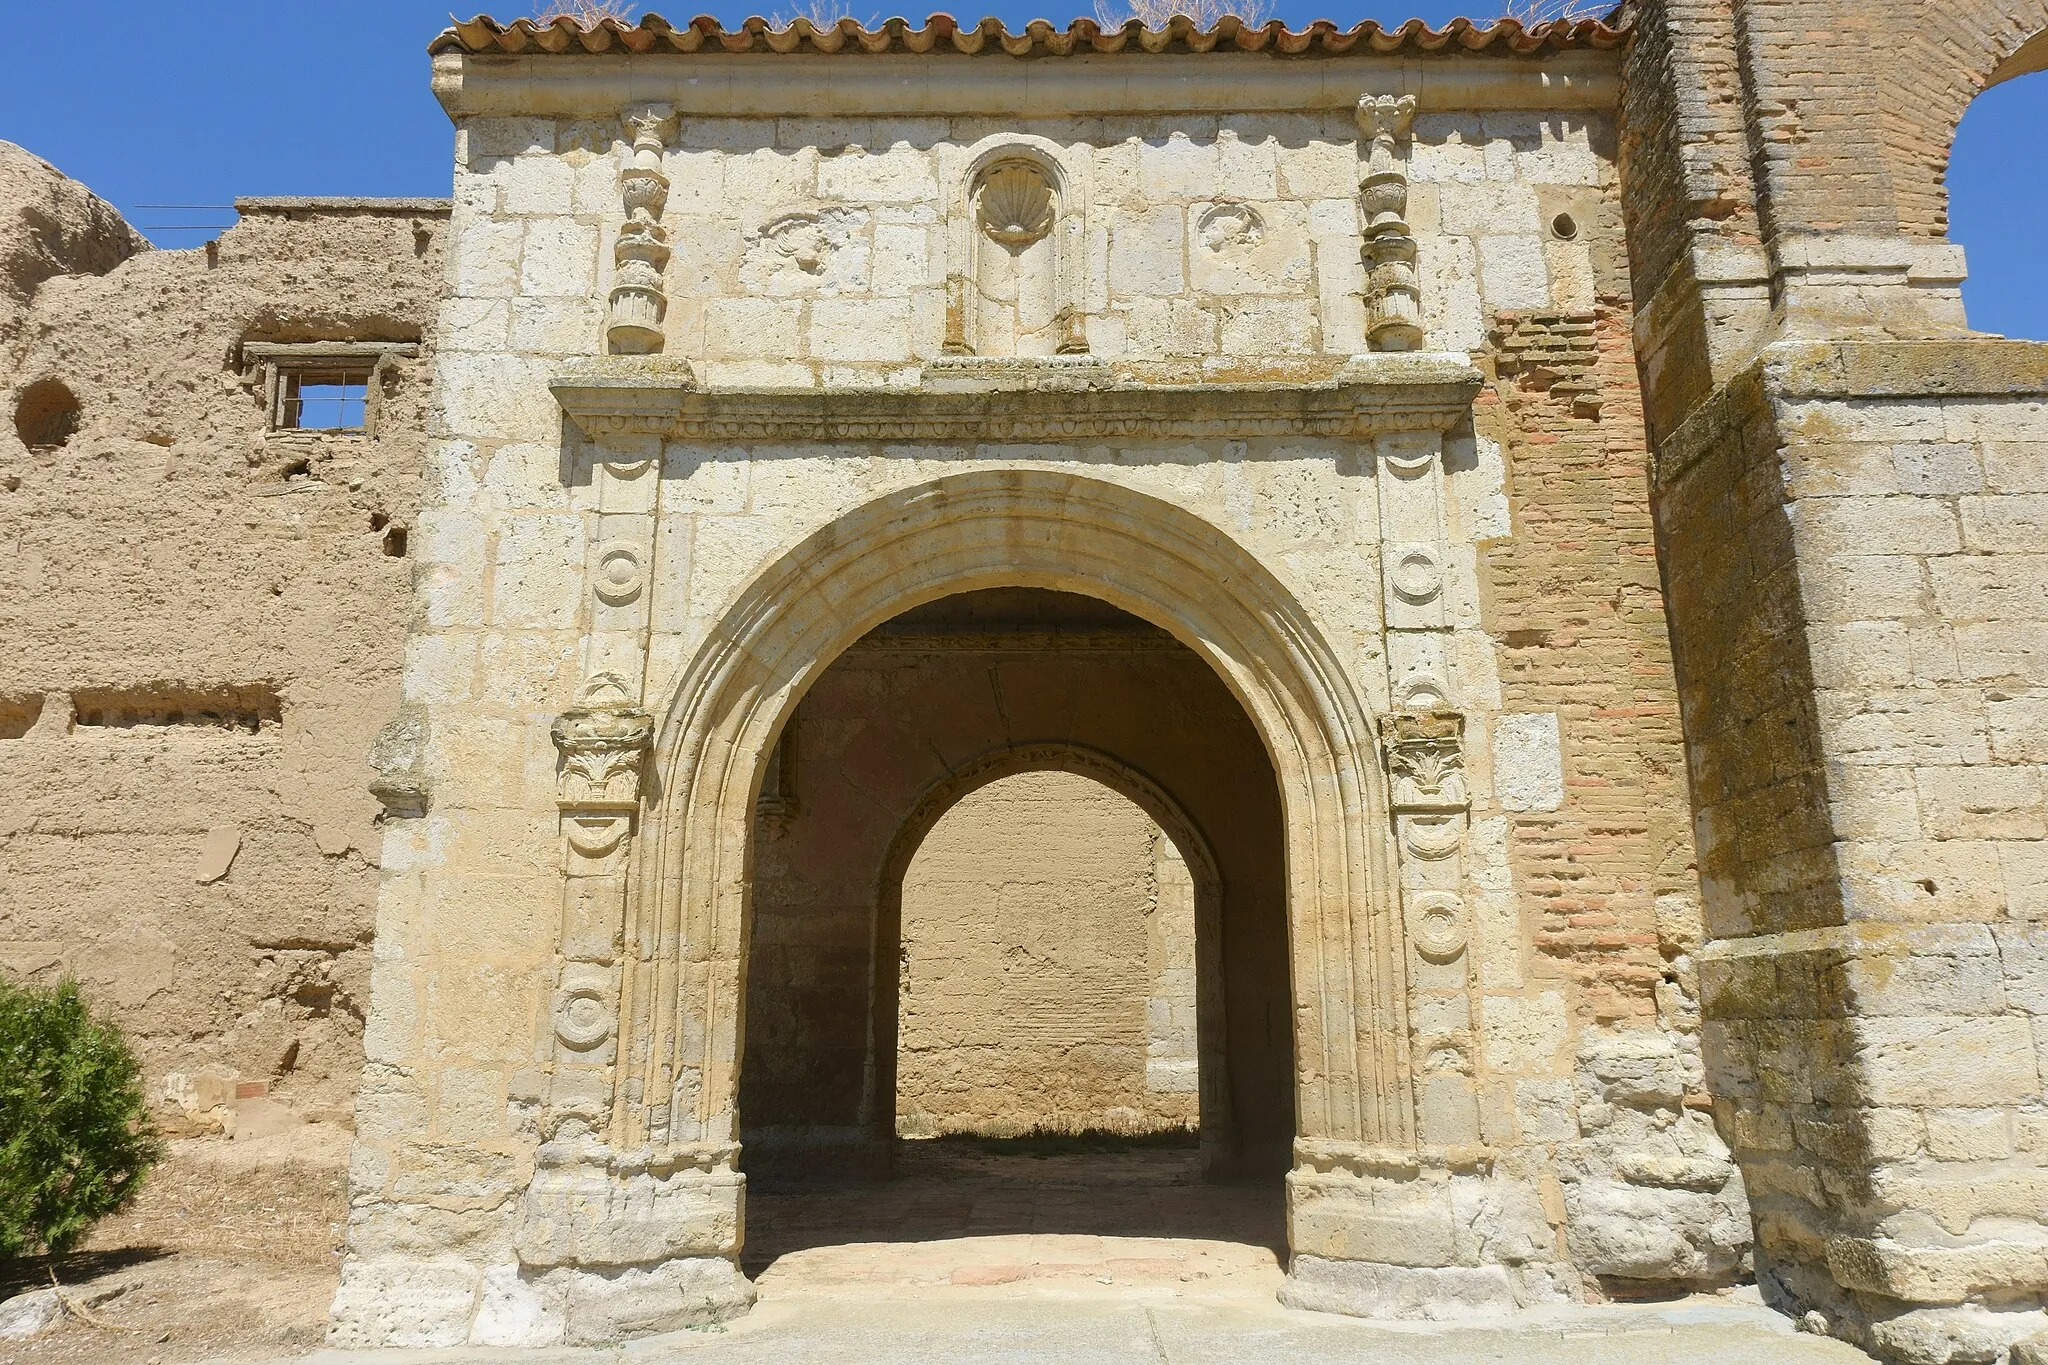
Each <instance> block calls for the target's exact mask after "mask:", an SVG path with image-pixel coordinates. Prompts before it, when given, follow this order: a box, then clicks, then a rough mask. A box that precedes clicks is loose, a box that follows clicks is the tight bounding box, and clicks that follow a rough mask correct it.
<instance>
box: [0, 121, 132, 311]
mask: <svg viewBox="0 0 2048 1365" xmlns="http://www.w3.org/2000/svg"><path fill="white" fill-rule="evenodd" d="M147 250H149V242H148V240H147V239H146V238H145V237H143V235H142V234H141V233H139V232H137V231H136V230H135V229H134V228H132V227H130V226H129V225H128V223H127V220H125V219H124V218H122V217H121V214H120V211H119V210H118V209H116V208H115V207H114V206H113V205H112V204H109V203H108V202H107V201H106V200H104V199H102V198H100V197H99V196H98V195H96V194H94V193H93V192H92V191H91V190H89V189H87V188H86V187H85V186H83V185H81V184H79V183H78V182H77V181H76V180H73V179H71V178H70V177H68V176H66V175H65V174H64V172H62V171H60V170H58V169H57V168H56V167H55V166H52V165H51V164H50V163H49V162H47V161H45V160H43V159H42V158H41V157H39V156H36V155H34V154H33V153H31V152H28V151H25V150H24V149H22V148H20V147H17V146H15V145H14V144H13V143H11V142H0V338H8V337H12V336H14V335H15V334H16V333H17V331H18V330H19V328H20V326H21V323H22V319H23V316H24V315H25V314H26V313H27V311H28V306H29V303H30V302H31V301H32V300H33V299H34V298H35V296H36V290H37V289H39V288H41V287H42V285H43V282H44V281H46V280H48V279H50V278H52V277H53V276H57V275H104V274H105V273H106V272H107V271H109V270H112V269H113V268H114V267H115V266H117V265H119V264H120V263H121V262H123V261H125V260H127V259H128V258H129V257H130V256H133V255H135V254H136V253H137V252H139V251H147Z"/></svg>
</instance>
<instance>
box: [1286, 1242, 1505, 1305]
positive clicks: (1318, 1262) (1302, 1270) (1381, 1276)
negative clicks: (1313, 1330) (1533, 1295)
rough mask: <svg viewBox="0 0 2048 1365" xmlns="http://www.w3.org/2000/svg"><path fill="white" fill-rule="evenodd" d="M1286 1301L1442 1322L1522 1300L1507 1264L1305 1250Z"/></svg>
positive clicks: (1294, 1266)
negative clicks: (1433, 1264)
mask: <svg viewBox="0 0 2048 1365" xmlns="http://www.w3.org/2000/svg"><path fill="white" fill-rule="evenodd" d="M1280 1301H1281V1302H1282V1303H1284V1304H1286V1305H1287V1306H1288V1307H1289V1308H1304V1309H1307V1310H1308V1311H1310V1312H1313V1313H1350V1314H1354V1315H1356V1316H1358V1317H1367V1318H1393V1319H1396V1320H1400V1319H1408V1320H1415V1319H1424V1320H1429V1321H1437V1322H1441V1321H1446V1320H1450V1319H1457V1318H1483V1317H1495V1316H1499V1315H1501V1314H1505V1313H1512V1312H1514V1311H1515V1309H1516V1308H1517V1307H1518V1306H1519V1305H1518V1303H1517V1302H1516V1296H1515V1286H1514V1281H1513V1279H1512V1277H1511V1276H1510V1275H1509V1272H1508V1270H1507V1268H1506V1267H1504V1266H1498V1265H1490V1266H1475V1267H1463V1266H1450V1267H1443V1268H1420V1267H1413V1266H1398V1265H1381V1264H1376V1263H1373V1262H1368V1261H1356V1260H1348V1259H1347V1260H1331V1259H1328V1258H1326V1257H1322V1256H1314V1255H1307V1254H1304V1253H1300V1252H1297V1253H1296V1254H1295V1256H1294V1258H1293V1260H1292V1262H1291V1263H1290V1264H1289V1268H1288V1272H1287V1283H1286V1284H1285V1285H1283V1286H1282V1287H1281V1289H1280Z"/></svg>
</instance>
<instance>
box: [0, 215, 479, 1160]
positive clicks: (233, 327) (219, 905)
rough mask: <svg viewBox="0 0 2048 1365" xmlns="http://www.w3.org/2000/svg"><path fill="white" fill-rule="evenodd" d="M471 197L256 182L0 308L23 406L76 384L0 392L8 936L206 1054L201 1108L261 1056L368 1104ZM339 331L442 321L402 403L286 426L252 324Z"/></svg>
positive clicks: (402, 335)
mask: <svg viewBox="0 0 2048 1365" xmlns="http://www.w3.org/2000/svg"><path fill="white" fill-rule="evenodd" d="M82 195H83V192H82V191H80V190H79V189H78V187H76V186H70V187H69V189H68V190H65V189H64V187H63V186H61V185H60V186H57V187H55V188H54V189H53V190H52V192H51V193H50V194H49V195H48V196H46V199H47V200H48V201H49V202H60V203H61V202H64V201H65V200H66V199H67V197H68V198H69V199H79V198H81V197H82ZM101 207H102V208H104V206H101ZM106 212H107V213H111V210H107V211H106ZM102 216H104V215H102ZM113 221H114V222H115V223H118V218H115V219H114V220H113ZM444 224H445V209H442V208H438V207H437V206H435V205H433V204H411V205H382V206H380V205H376V204H366V205H359V206H357V207H355V208H352V209H346V210H343V209H319V208H313V207H304V208H300V209H287V208H285V207H283V206H267V205H265V204H263V203H260V202H255V203H249V204H247V205H245V208H244V215H243V220H242V222H241V224H240V225H239V226H237V227H235V228H233V229H231V230H230V231H228V232H227V233H225V234H224V235H223V236H222V237H221V238H220V239H219V240H218V241H217V242H215V243H213V244H210V245H208V246H206V247H204V248H200V249H195V250H191V251H143V252H141V253H140V254H136V255H133V256H131V257H128V258H127V259H126V260H121V259H120V257H121V256H122V255H124V254H125V252H126V247H122V248H121V249H120V250H114V251H110V252H105V253H101V254H100V255H99V256H92V255H91V253H87V256H86V257H84V258H81V259H80V261H76V262H74V261H69V260H68V259H66V258H63V257H61V256H60V257H59V258H58V259H57V260H56V261H55V263H54V266H55V273H52V274H50V275H49V277H48V278H46V279H44V280H42V281H41V282H40V284H39V286H38V287H37V288H36V289H35V291H34V294H33V296H32V298H31V299H30V300H29V302H28V304H27V308H26V313H25V316H24V318H23V320H22V321H21V323H20V325H19V326H18V327H12V328H8V329H6V330H5V331H4V332H0V352H4V355H5V359H4V361H0V373H4V375H5V378H4V380H0V401H4V403H5V406H6V412H7V414H8V415H9V416H10V417H14V416H16V415H17V414H18V413H19V412H20V411H21V410H22V409H23V408H24V406H26V407H27V408H29V409H31V410H35V405H36V402H37V400H38V399H40V398H45V397H47V396H48V395H50V394H52V393H58V392H60V390H59V389H58V388H57V386H61V394H63V395H68V397H69V400H72V401H75V405H76V417H75V419H71V420H69V421H65V422H59V423H58V424H57V426H56V428H55V429H49V428H45V429H44V430H42V431H35V430H34V423H30V424H29V426H30V427H31V429H32V434H35V435H36V437H37V439H38V441H39V444H38V446H36V447H34V448H31V447H29V446H25V445H24V444H23V442H22V440H21V437H20V435H19V434H18V432H17V429H16V427H17V424H16V422H15V421H13V420H10V421H6V422H0V490H4V491H0V543H4V544H5V545H6V546H7V547H8V548H7V550H6V553H5V554H4V556H0V558H4V560H5V562H6V565H7V568H6V570H5V571H4V576H5V579H6V590H5V592H4V593H0V635H4V637H5V638H6V639H7V641H8V642H9V643H8V648H7V650H6V655H5V658H4V659H0V784H4V785H5V787H6V788H7V791H8V793H9V795H8V799H7V800H6V801H5V802H4V803H0V810H4V814H0V873H4V876H5V878H6V882H7V894H6V896H5V897H4V898H0V967H4V968H5V969H6V970H7V971H9V972H10V973H14V974H17V975H19V976H22V977H26V978H28V979H31V980H44V981H47V980H51V979H54V978H55V977H57V976H58V975H60V974H62V973H67V972H68V973H74V974H76V975H77V976H78V977H79V978H80V979H81V981H83V982H84V984H85V986H86V988H87V991H88V993H89V994H90V995H91V996H92V998H93V999H94V1000H95V1001H96V1002H98V1003H100V1004H103V1005H105V1006H108V1007H111V1008H112V1009H113V1010H114V1012H115V1014H116V1015H117V1017H118V1018H119V1019H120V1021H121V1022H122V1024H123V1025H124V1026H125V1027H126V1028H127V1029H128V1031H129V1034H130V1036H131V1038H133V1039H134V1041H135V1043H136V1045H137V1047H138V1049H139V1051H140V1052H141V1054H142V1057H143V1060H144V1063H145V1066H146V1068H147V1071H148V1074H149V1077H150V1083H151V1085H152V1088H153V1090H154V1091H155V1093H157V1094H159V1095H166V1094H167V1092H166V1091H165V1089H164V1083H165V1080H166V1077H167V1076H174V1077H178V1078H182V1079H177V1080H174V1081H173V1082H172V1084H171V1086H170V1089H169V1092H168V1095H167V1103H166V1107H165V1109H164V1111H163V1113H164V1117H165V1119H166V1121H167V1123H169V1124H170V1125H171V1126H172V1127H173V1128H174V1129H175V1128H176V1127H178V1126H180V1125H182V1124H186V1123H191V1124H194V1125H196V1126H198V1127H200V1128H202V1129H204V1128H208V1127H216V1126H219V1125H222V1124H233V1123H235V1122H236V1121H237V1118H236V1114H237V1092H238V1090H239V1091H240V1092H241V1099H242V1103H241V1104H240V1106H239V1108H240V1111H241V1121H242V1122H244V1123H246V1122H249V1121H251V1120H252V1119H253V1118H254V1117H255V1116H256V1114H257V1111H260V1110H262V1109H264V1108H266V1106H265V1105H264V1104H262V1103H260V1102H258V1097H259V1096H261V1094H262V1092H263V1091H264V1089H265V1088H266V1087H267V1088H268V1089H269V1090H270V1092H271V1095H272V1096H273V1097H274V1099H275V1100H277V1101H281V1102H282V1103H281V1106H280V1105H271V1106H268V1107H269V1108H271V1109H272V1110H273V1112H272V1113H271V1114H270V1118H272V1119H281V1118H284V1117H287V1115H286V1114H283V1113H279V1112H276V1111H277V1110H278V1109H280V1108H282V1109H284V1110H288V1111H292V1112H296V1113H297V1114H298V1115H299V1116H302V1117H324V1118H328V1119H331V1120H334V1121H346V1118H347V1114H348V1109H349V1104H350V1100H351V1097H352V1095H353V1093H354V1090H355V1085H356V1080H357V1077H358V1075H359V1073H360V1069H361V1058H362V1052H361V1035H362V1028H363V1017H364V1014H365V1012H366V1010H367V1005H368V971H369V953H370V940H371V935H372V929H373V923H374V890H375V884H376V881H375V879H376V866H377V860H378V856H379V854H378V850H379V846H380V843H381V832H380V830H379V829H378V827H377V825H376V822H375V817H376V813H377V807H376V804H375V803H374V802H373V801H372V800H371V799H370V797H369V794H368V792H367V790H366V783H367V781H368V777H369V769H368V768H367V766H366V757H367V753H368V750H369V747H370V743H371V740H372V738H373V736H374V735H375V734H376V732H377V729H378V727H379V726H380V725H381V724H383V722H384V720H385V719H386V718H387V717H388V715H389V713H390V712H391V711H392V710H393V709H394V708H395V706H396V704H397V677H398V670H399V667H400V664H401V662H402V659H403V655H404V638H405V630H406V627H407V623H408V621H409V619H410V614H411V609H410V605H409V602H410V590H411V584H410V577H411V569H412V561H411V559H410V557H409V556H408V554H407V547H406V533H407V529H408V527H409V526H410V525H411V524H412V519H413V511H414V509H415V508H416V506H417V504H418V502H419V498H420V470H421V468H422V466H423V465H424V445H423V440H422V432H423V429H424V427H425V410H426V406H427V403H428V382H427V366H428V359H427V356H428V355H429V354H430V350H431V340H430V337H429V333H430V330H431V324H432V318H433V313H434V298H435V294H436V291H437V289H438V275H439V268H440V258H439V252H440V241H441V232H442V229H443V226H444ZM121 227H122V230H123V231H125V225H121ZM53 235H61V234H53ZM117 235H118V234H117ZM81 263H82V264H84V265H86V266H89V267H91V269H92V270H94V271H98V272H99V273H90V272H87V273H79V272H78V271H76V270H67V269H66V267H68V266H71V265H77V264H81ZM341 339H352V340H385V341H393V342H408V343H414V344H418V345H420V346H421V347H423V353H422V354H421V355H420V356H419V357H417V358H397V359H395V360H394V361H393V362H392V363H391V365H390V366H389V368H388V369H387V370H386V372H385V374H384V376H383V382H382V386H381V391H380V392H379V393H378V395H377V396H376V400H375V401H376V405H377V409H378V421H377V432H376V434H375V435H374V436H370V435H357V436H317V435H312V434H308V433H296V432H294V433H285V432H272V431H270V430H269V429H268V428H269V411H268V408H267V405H266V400H267V395H266V392H265V386H264V378H263V375H262V372H261V367H260V366H258V365H256V364H254V363H253V362H252V361H251V359H250V357H249V356H248V355H246V354H245V352H244V350H243V347H244V344H245V343H249V342H262V341H272V342H299V341H308V340H341ZM65 427H69V428H70V429H69V430H68V433H66V432H64V431H63V429H64V428H65ZM44 435H49V436H61V439H53V440H50V441H49V443H48V444H46V445H45V444H40V441H41V440H42V438H43V436H44Z"/></svg>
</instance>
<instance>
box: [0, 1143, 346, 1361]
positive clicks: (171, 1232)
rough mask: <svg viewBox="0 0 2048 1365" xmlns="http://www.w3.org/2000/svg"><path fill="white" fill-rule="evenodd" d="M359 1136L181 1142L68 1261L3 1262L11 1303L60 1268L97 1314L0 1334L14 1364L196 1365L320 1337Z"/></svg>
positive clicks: (252, 1356)
mask: <svg viewBox="0 0 2048 1365" xmlns="http://www.w3.org/2000/svg"><path fill="white" fill-rule="evenodd" d="M348 1138H349V1135H348V1133H347V1132H346V1131H345V1130H343V1129H341V1128H338V1127H331V1126H328V1125H325V1124H312V1125H308V1126H306V1127H303V1128H298V1129H295V1130H292V1131H290V1132H287V1133H281V1134H278V1135H276V1136H274V1137H264V1138H256V1139H253V1140H249V1141H244V1142H230V1141H228V1140H227V1139H225V1138H191V1139H180V1140H178V1141H175V1142H173V1143H172V1144H171V1154H170V1156H169V1157H168V1159H166V1160H165V1161H164V1163H163V1164H162V1165H160V1166H159V1167H157V1169H156V1170H155V1171H153V1172H152V1173H151V1174H150V1178H149V1183H148V1184H147V1185H145V1186H144V1187H143V1190H142V1192H141V1194H139V1195H138V1196H137V1197H136V1201H135V1203H134V1204H133V1205H132V1206H131V1207H130V1208H129V1209H128V1211H127V1212H125V1213H122V1214H120V1215H118V1216H116V1217H113V1218H109V1219H107V1220H106V1221H105V1222H104V1223H102V1224H100V1225H99V1226H98V1227H97V1228H95V1229H93V1232H92V1235H91V1237H90V1238H88V1239H87V1240H86V1242H85V1244H84V1245H83V1246H82V1247H81V1248H79V1249H78V1250H77V1251H74V1252H72V1253H71V1254H70V1255H68V1256H63V1257H58V1258H55V1259H54V1260H52V1259H49V1258H35V1259H30V1260H22V1261H0V1299H4V1298H7V1297H9V1296H11V1295H14V1294H19V1293H22V1292H24V1291H25V1290H30V1289H41V1288H46V1287H48V1285H49V1283H50V1278H49V1277H50V1273H51V1272H52V1271H54V1272H55V1273H56V1276H57V1282H58V1284H59V1285H61V1286H62V1287H63V1290H64V1292H65V1293H66V1294H67V1295H69V1296H70V1298H71V1299H72V1300H73V1301H74V1302H76V1303H78V1304H80V1305H81V1306H83V1308H84V1309H85V1311H86V1313H88V1314H90V1316H91V1317H92V1319H94V1322H91V1323H88V1322H85V1321H81V1320H79V1319H78V1318H77V1317H75V1316H72V1317H67V1320H66V1321H65V1322H64V1324H63V1325H62V1326H60V1327H58V1328H57V1329H56V1330H54V1331H52V1332H49V1333H47V1334H45V1335H43V1336H40V1337H37V1338H35V1339H34V1340H31V1341H10V1342H0V1363H4V1365H17V1363H18V1365H190V1363H191V1362H195V1361H212V1360H219V1361H246V1360H264V1359H269V1358H274V1357H277V1356H282V1355H290V1354H294V1353H297V1352H301V1351H309V1350H312V1349H313V1348H315V1347H317V1346H318V1345H319V1344H320V1340H321V1336H322V1334H323V1333H324V1332H325V1330H326V1320H327V1305H328V1303H329V1301H330V1300H331V1299H332V1298H333V1297H334V1285H335V1280H336V1278H337V1275H338V1271H339V1266H340V1264H341V1246H342V1233H343V1225H344V1223H345V1220H346V1218H347V1213H348V1198H347V1192H346V1174H347V1164H348Z"/></svg>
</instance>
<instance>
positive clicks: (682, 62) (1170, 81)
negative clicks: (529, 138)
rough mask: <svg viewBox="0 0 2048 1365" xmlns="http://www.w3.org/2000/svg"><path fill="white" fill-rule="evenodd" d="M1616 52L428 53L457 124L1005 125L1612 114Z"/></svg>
mask: <svg viewBox="0 0 2048 1365" xmlns="http://www.w3.org/2000/svg"><path fill="white" fill-rule="evenodd" d="M1619 72H1620V54H1619V52H1618V51H1616V50H1610V51H1584V50H1582V51H1567V52H1551V53H1548V54H1546V55H1544V56H1541V57H1533V58H1530V57H1524V58H1498V57H1496V58H1487V57H1483V56H1479V57H1475V56H1473V55H1471V54H1467V55H1466V56H1465V58H1463V59H1454V60H1446V59H1445V58H1444V57H1442V56H1403V55H1395V54H1382V55H1365V54H1360V55H1356V56H1351V57H1346V58H1344V59H1341V60H1331V59H1329V58H1307V59H1304V60H1296V61H1285V60H1275V59H1274V58H1273V57H1271V56H1268V55H1265V54H1261V53H1255V52H1239V51H1233V52H1210V53H1188V52H1163V53H1159V54H1156V55H1149V56H1146V57H1144V58H1142V59H1136V60H1134V59H1133V58H1132V57H1130V56H1128V55H1121V54H1103V53H1089V54H1088V55H1085V56H1080V55H1077V56H1071V57H1064V58H1061V59H1059V61H1058V63H1057V64H1054V63H1050V62H1046V61H1043V60H1032V61H994V62H991V61H977V60H961V59H959V58H957V57H933V56H930V55H926V56H919V55H916V54H913V53H906V52H884V53H877V54H874V55H868V56H862V57H860V58H859V59H857V60H849V59H848V58H846V57H843V56H827V55H825V54H822V53H791V54H788V55H778V54H730V53H728V54H722V55H720V56H719V57H718V58H716V59H706V58H701V57H693V56H686V55H683V54H680V53H669V54H649V55H645V56H632V57H621V56H618V55H611V56H604V57H590V56H574V57H571V56H551V55H541V56H533V55H525V56H513V55H498V54H491V55H482V54H464V53H457V52H446V53H442V54H440V55H439V56H436V57H435V58H434V74H433V88H434V94H435V96H436V97H437V98H439V99H440V101H441V105H442V107H443V108H444V109H446V110H447V111H448V114H449V117H451V118H454V119H458V120H459V119H465V118H473V117H485V118H617V117H618V111H619V110H621V109H624V108H627V107H629V106H632V105H638V104H666V105H669V106H671V107H672V108H673V109H674V110H675V112H676V113H678V114H681V115H685V116H708V117H714V118H717V117H724V118H778V117H787V116H794V115H802V116H808V117H812V118H830V117H835V116H839V117H849V118H889V117H905V116H908V117H931V116H936V117H953V118H962V117H971V116H974V115H986V116H989V117H998V118H1003V119H1008V120H1016V119H1031V118H1077V117H1084V116H1087V115H1090V114H1099V115H1111V116H1133V115H1136V116H1144V115H1161V114H1163V115H1182V116H1184V115H1188V114H1195V113H1230V114H1240V115H1241V114H1256V113H1297V112H1316V111H1321V112H1329V113H1338V112H1344V111H1348V110H1350V109H1351V108H1352V106H1353V105H1355V104H1356V103H1357V101H1358V97H1359V96H1360V95H1361V94H1363V93H1365V92H1367V91H1372V92H1375V93H1386V94H1410V95H1414V96H1415V97H1416V101H1417V106H1418V108H1419V109H1421V110H1422V111H1423V112H1424V113H1430V112H1459V113H1464V112H1472V113H1478V112H1482V111H1485V110H1493V109H1512V110H1517V111H1526V112H1530V113H1540V112H1547V111H1554V110H1586V111H1591V112H1598V113H1603V114H1604V113H1610V112H1612V110H1613V109H1614V107H1615V103H1616V101H1617V100H1618V99H1619V98H1620V77H1619Z"/></svg>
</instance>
